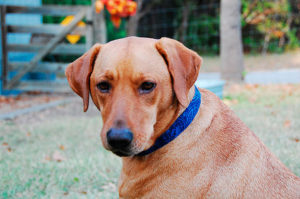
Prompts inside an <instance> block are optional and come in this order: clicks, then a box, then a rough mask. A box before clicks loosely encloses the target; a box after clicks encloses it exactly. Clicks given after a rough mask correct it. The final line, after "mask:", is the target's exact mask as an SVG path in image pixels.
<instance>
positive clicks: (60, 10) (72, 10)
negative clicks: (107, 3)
mask: <svg viewBox="0 0 300 199" xmlns="http://www.w3.org/2000/svg"><path fill="white" fill-rule="evenodd" d="M88 7H89V6H61V5H60V6H52V5H49V6H48V5H44V6H42V7H30V6H26V7H24V6H7V13H26V14H28V13H30V14H42V15H47V16H67V15H75V14H76V13H77V12H78V11H79V10H83V9H87V8H88Z"/></svg>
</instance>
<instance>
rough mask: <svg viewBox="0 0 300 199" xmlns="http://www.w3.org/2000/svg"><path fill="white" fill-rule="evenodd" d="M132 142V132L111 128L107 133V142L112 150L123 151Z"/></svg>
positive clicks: (125, 129)
mask: <svg viewBox="0 0 300 199" xmlns="http://www.w3.org/2000/svg"><path fill="white" fill-rule="evenodd" d="M132 140H133V134H132V132H131V131H130V130H129V129H127V128H121V129H119V128H111V129H110V130H109V131H108V132H107V142H108V144H109V145H110V146H111V147H112V148H114V149H121V150H122V149H125V148H127V147H128V146H129V145H130V144H131V142H132Z"/></svg>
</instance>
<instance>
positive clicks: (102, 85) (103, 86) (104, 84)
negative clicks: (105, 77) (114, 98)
mask: <svg viewBox="0 0 300 199" xmlns="http://www.w3.org/2000/svg"><path fill="white" fill-rule="evenodd" d="M97 88H98V89H99V90H100V91H101V92H102V93H108V92H109V90H110V89H111V86H110V84H109V83H108V82H106V81H103V82H100V83H99V84H97Z"/></svg>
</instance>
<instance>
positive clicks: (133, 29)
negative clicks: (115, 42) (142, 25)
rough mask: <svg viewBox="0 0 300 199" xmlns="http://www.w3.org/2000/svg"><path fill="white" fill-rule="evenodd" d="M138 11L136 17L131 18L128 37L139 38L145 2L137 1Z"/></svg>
mask: <svg viewBox="0 0 300 199" xmlns="http://www.w3.org/2000/svg"><path fill="white" fill-rule="evenodd" d="M136 3H137V10H136V14H135V15H134V16H131V17H129V20H128V25H127V36H137V29H138V24H139V20H140V18H141V10H142V6H143V0H137V1H136Z"/></svg>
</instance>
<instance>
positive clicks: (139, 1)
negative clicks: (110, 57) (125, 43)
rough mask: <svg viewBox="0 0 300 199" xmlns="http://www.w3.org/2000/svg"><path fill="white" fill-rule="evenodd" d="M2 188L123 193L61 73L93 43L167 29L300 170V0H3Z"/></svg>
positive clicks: (94, 118) (95, 128) (96, 118)
mask: <svg viewBox="0 0 300 199" xmlns="http://www.w3.org/2000/svg"><path fill="white" fill-rule="evenodd" d="M0 9H1V16H0V20H1V21H0V25H1V32H0V41H1V49H0V78H1V79H0V179H1V180H0V197H2V198H51V197H54V198H117V180H118V176H119V173H120V168H121V162H120V159H119V158H117V157H116V156H114V155H112V154H111V153H109V152H107V151H105V150H104V149H103V148H102V146H101V142H100V138H99V132H100V129H101V125H102V123H101V117H100V113H99V112H98V111H97V110H96V108H95V107H94V105H92V104H91V105H90V108H89V111H88V112H87V113H82V109H83V108H82V104H81V103H82V101H81V99H80V98H79V97H78V96H75V94H74V93H73V92H72V91H71V89H70V88H69V86H68V84H67V81H66V78H65V75H64V71H65V68H66V67H67V65H68V64H69V63H70V62H73V61H74V60H75V59H77V58H78V57H79V56H81V55H82V54H83V53H84V52H86V51H87V50H88V49H89V48H91V46H92V45H93V44H94V43H106V42H109V41H111V40H115V39H119V38H123V37H127V36H139V37H151V38H156V39H159V38H161V37H170V38H173V39H176V40H178V41H180V42H182V43H183V44H184V45H186V46H187V47H188V48H190V49H192V50H194V51H196V52H197V53H198V54H199V55H201V56H202V57H203V60H204V63H203V65H202V66H201V70H200V74H199V77H198V81H197V82H196V84H197V85H198V86H199V87H203V88H206V89H209V90H211V91H213V92H214V93H215V94H216V95H218V96H219V97H220V98H221V99H222V100H223V101H224V103H226V104H227V105H229V106H230V107H231V108H232V109H233V110H234V111H235V112H236V114H237V115H238V116H239V117H240V118H241V119H242V120H243V121H244V122H245V123H246V124H247V125H248V126H249V127H250V128H251V129H252V130H253V131H254V132H255V133H256V134H257V135H258V136H259V137H260V139H262V140H263V142H264V143H265V144H266V145H267V146H268V147H269V148H270V149H271V151H272V152H273V153H275V155H276V156H278V157H279V158H280V160H281V161H283V163H284V164H286V165H287V166H288V167H289V168H290V169H291V170H292V171H293V172H294V173H296V175H298V176H300V156H299V154H300V142H299V141H300V100H299V99H300V98H299V97H300V49H299V47H300V1H299V0H231V1H225V0H221V1H220V0H165V1H162V0H136V1H133V0H23V1H21V0H0Z"/></svg>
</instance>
